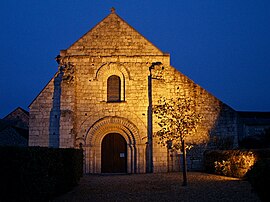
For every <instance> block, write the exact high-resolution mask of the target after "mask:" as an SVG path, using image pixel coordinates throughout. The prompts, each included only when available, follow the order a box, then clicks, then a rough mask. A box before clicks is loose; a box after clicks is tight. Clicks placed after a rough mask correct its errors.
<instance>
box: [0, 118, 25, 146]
mask: <svg viewBox="0 0 270 202" xmlns="http://www.w3.org/2000/svg"><path fill="white" fill-rule="evenodd" d="M28 135H29V132H28V130H27V129H22V128H18V127H16V126H13V125H10V124H9V123H8V122H6V121H4V120H1V119H0V146H22V147H26V146H27V145H28Z"/></svg>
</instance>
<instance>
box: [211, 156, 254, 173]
mask: <svg viewBox="0 0 270 202" xmlns="http://www.w3.org/2000/svg"><path fill="white" fill-rule="evenodd" d="M237 153H238V152H237ZM254 163H255V156H254V154H253V153H252V152H239V153H238V154H237V155H232V156H230V157H229V159H227V160H226V161H224V160H222V161H221V162H220V161H215V171H216V173H217V174H221V175H225V176H230V177H238V178H242V177H244V176H245V174H246V173H247V171H248V170H249V169H250V168H251V166H253V164H254Z"/></svg>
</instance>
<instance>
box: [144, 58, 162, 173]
mask: <svg viewBox="0 0 270 202" xmlns="http://www.w3.org/2000/svg"><path fill="white" fill-rule="evenodd" d="M159 65H162V63H161V62H153V63H152V64H151V66H150V67H149V76H148V113H147V115H148V116H147V117H148V124H147V125H148V127H147V128H148V133H147V139H148V147H147V167H146V172H147V173H153V172H154V166H153V112H152V111H153V96H152V80H153V79H157V78H156V77H153V75H152V70H153V69H154V68H155V66H159ZM162 69H163V67H162Z"/></svg>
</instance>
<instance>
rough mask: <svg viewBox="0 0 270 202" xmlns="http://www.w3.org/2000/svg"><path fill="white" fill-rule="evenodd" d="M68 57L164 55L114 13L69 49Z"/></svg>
mask: <svg viewBox="0 0 270 202" xmlns="http://www.w3.org/2000/svg"><path fill="white" fill-rule="evenodd" d="M67 54H68V55H93V56H106V55H110V56H112V55H127V56H129V55H130V56H131V55H163V54H164V53H163V52H162V51H161V50H159V49H158V48H157V47H156V46H154V45H153V44H152V43H151V42H149V41H148V40H147V39H146V38H145V37H143V36H142V35H141V34H140V33H139V32H137V31H136V30H135V29H134V28H132V27H131V26H130V25H129V24H128V23H126V22H125V21H124V20H123V19H122V18H120V17H119V16H118V15H117V14H116V13H115V12H114V11H112V13H111V14H109V15H108V16H107V17H106V18H104V19H103V20H102V21H101V22H100V23H98V24H97V25H96V26H95V27H94V28H92V29H91V30H90V31H89V32H87V33H86V34H85V35H83V36H82V37H81V38H80V39H79V40H78V41H76V42H75V43H74V44H73V45H71V46H70V47H69V48H68V49H67Z"/></svg>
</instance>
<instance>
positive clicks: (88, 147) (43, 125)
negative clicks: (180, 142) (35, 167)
mask: <svg viewBox="0 0 270 202" xmlns="http://www.w3.org/2000/svg"><path fill="white" fill-rule="evenodd" d="M56 59H57V61H58V63H59V71H58V72H57V73H56V74H55V76H54V77H53V78H52V79H51V81H49V83H48V84H47V85H46V86H45V88H44V89H43V90H42V91H41V92H40V94H39V95H38V96H37V97H36V98H35V100H34V101H33V102H32V103H31V105H30V131H29V132H30V135H29V136H30V137H29V145H30V146H46V147H47V146H49V147H61V148H67V147H75V148H83V150H84V153H85V172H86V173H101V172H104V173H106V172H109V173H110V172H127V173H144V172H146V169H147V165H148V163H147V159H148V157H147V149H148V144H147V142H148V138H147V131H148V115H147V113H148V105H149V94H148V86H149V81H148V75H149V67H150V66H151V64H152V63H154V62H161V63H162V66H163V67H164V71H163V72H162V74H163V76H164V80H157V79H155V80H152V83H153V86H152V89H153V90H152V98H153V104H155V103H157V100H158V99H159V97H160V96H166V97H173V96H175V95H176V92H177V91H179V94H180V95H181V96H183V97H193V98H194V99H196V103H197V105H196V106H195V108H196V110H198V112H200V113H201V114H202V115H203V117H204V118H203V121H202V122H201V124H200V126H199V129H198V131H197V133H196V134H194V136H192V138H191V139H189V142H193V143H197V144H198V145H199V146H198V147H197V148H200V149H198V150H194V151H192V152H191V153H192V155H191V156H190V158H189V159H190V161H189V165H190V167H192V166H193V168H194V166H195V160H196V161H200V157H201V152H202V151H203V148H205V147H215V145H216V144H217V140H218V139H222V138H223V139H224V138H225V139H228V140H230V141H231V143H232V145H233V146H235V145H237V116H236V112H235V111H234V110H233V109H231V108H230V107H228V106H227V105H225V104H223V103H222V102H221V101H219V100H218V99H217V98H215V97H214V96H213V95H211V94H210V93H208V92H207V91H206V90H205V89H203V88H202V87H200V86H199V85H197V84H195V83H194V82H193V81H192V80H190V79H189V78H188V77H186V76H185V75H183V74H182V73H181V72H179V71H178V70H176V69H175V68H174V67H172V66H170V56H169V54H166V53H163V52H162V51H161V50H159V49H158V48H157V47H155V46H154V45H153V44H152V43H151V42H149V41H148V40H147V39H146V38H144V37H143V36H142V35H140V34H139V33H138V32H137V31H136V30H135V29H134V28H132V27H131V26H130V25H128V24H127V23H126V22H125V21H124V20H123V19H121V18H120V17H119V16H118V15H117V14H116V13H115V12H114V10H112V12H111V13H110V14H109V15H108V16H107V17H106V18H105V19H103V20H102V21H101V22H100V23H98V24H97V25H96V26H95V27H94V28H92V29H91V30H90V31H89V32H87V33H86V34H85V35H84V36H82V37H81V38H80V39H79V40H77V41H76V42H75V43H74V44H73V45H71V46H70V47H69V48H68V49H66V50H63V51H61V52H60V55H59V56H58V57H57V58H56ZM155 71H156V70H155V69H154V70H153V75H154V74H155V73H156V72H155ZM153 118H154V120H153V132H155V131H156V130H157V129H158V126H157V124H156V123H155V121H156V120H155V117H153ZM198 151H199V152H198ZM196 152H197V153H196ZM179 156H180V155H179V153H177V152H169V151H168V150H167V148H165V147H161V146H160V145H158V144H157V143H156V140H155V139H154V141H153V165H154V172H167V171H177V170H179ZM197 166H199V164H198V165H197ZM195 167H196V166H195Z"/></svg>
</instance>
